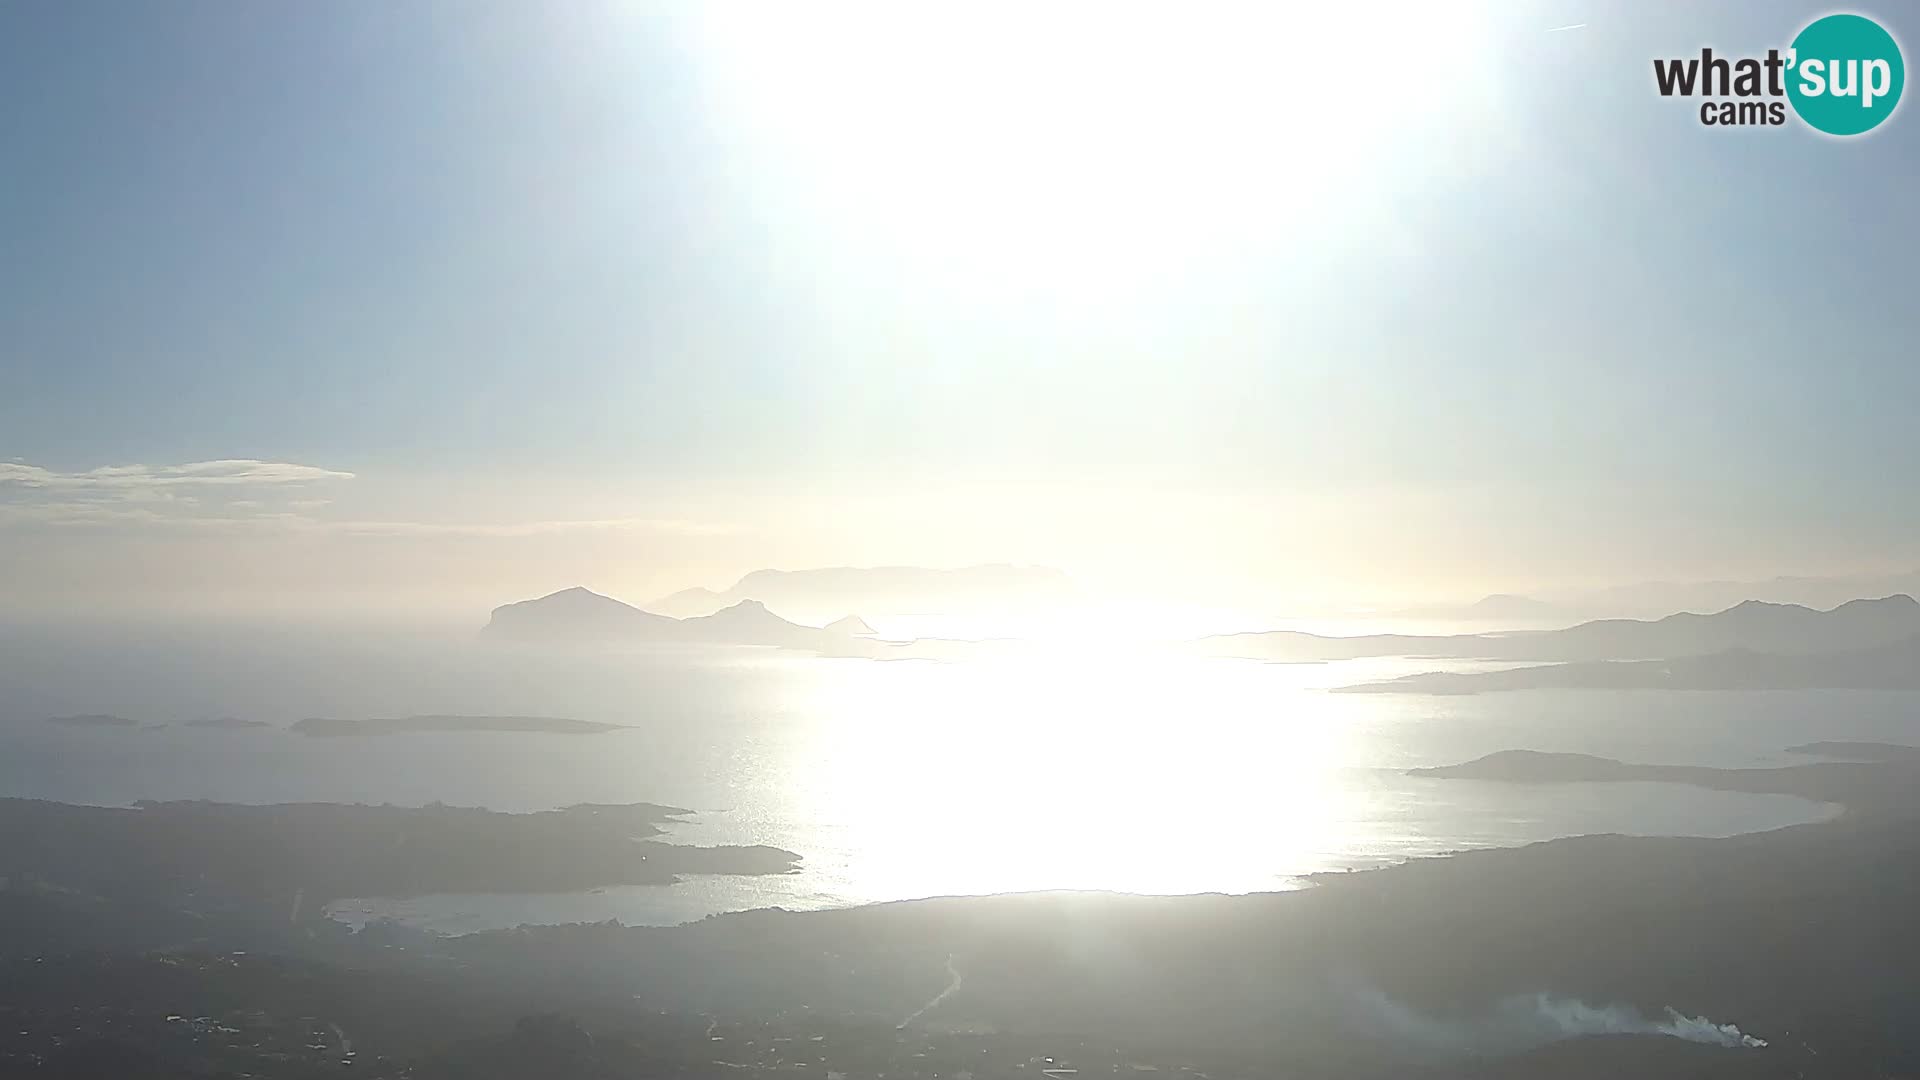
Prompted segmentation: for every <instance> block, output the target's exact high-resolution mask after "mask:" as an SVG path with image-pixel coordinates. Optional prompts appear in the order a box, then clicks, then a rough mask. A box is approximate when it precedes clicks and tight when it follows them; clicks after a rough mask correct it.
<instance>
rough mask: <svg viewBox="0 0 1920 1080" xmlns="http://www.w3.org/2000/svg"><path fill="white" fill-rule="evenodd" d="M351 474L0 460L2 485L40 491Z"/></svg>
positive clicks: (246, 465) (248, 463)
mask: <svg viewBox="0 0 1920 1080" xmlns="http://www.w3.org/2000/svg"><path fill="white" fill-rule="evenodd" d="M351 479H353V474H352V473H350V472H343V471H341V470H339V469H323V468H320V467H319V466H317V465H296V464H292V463H290V462H284V461H257V460H254V459H252V458H227V459H222V460H219V461H193V462H188V463H187V464H185V465H103V466H101V467H100V468H97V469H88V470H86V471H84V472H57V471H55V470H53V469H46V468H42V467H40V466H38V465H28V464H26V463H24V462H18V461H0V487H6V486H11V487H17V488H31V489H35V490H42V491H86V490H97V491H134V490H141V489H150V488H171V487H231V486H249V485H269V486H271V485H280V484H311V483H316V482H319V481H325V480H351Z"/></svg>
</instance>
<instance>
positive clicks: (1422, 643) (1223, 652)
mask: <svg viewBox="0 0 1920 1080" xmlns="http://www.w3.org/2000/svg"><path fill="white" fill-rule="evenodd" d="M1916 635H1920V603H1916V602H1915V601H1914V599H1913V597H1911V596H1907V595H1905V594H1900V595H1895V596H1887V597H1882V598H1880V599H1877V600H1852V601H1849V602H1847V603H1845V604H1841V605H1840V606H1838V607H1835V608H1832V609H1830V610H1827V611H1819V610H1815V609H1813V608H1807V607H1801V606H1799V605H1797V604H1769V603H1764V602H1762V601H1758V600H1749V601H1746V602H1744V603H1740V604H1736V605H1734V606H1733V607H1730V608H1727V609H1725V610H1723V611H1718V612H1714V613H1712V614H1706V615H1702V614H1695V613H1692V612H1682V613H1680V614H1676V615H1669V616H1667V617H1666V618H1663V619H1652V620H1645V619H1599V620H1595V621H1592V622H1584V623H1580V624H1579V625H1577V626H1570V627H1566V628H1564V629H1560V630H1528V631H1514V632H1511V633H1498V634H1496V633H1487V634H1453V635H1420V634H1370V635H1362V636H1355V637H1331V636H1325V635H1320V634H1309V633H1302V632H1298V631H1266V632H1257V633H1245V634H1227V635H1221V636H1216V637H1209V638H1204V639H1202V640H1201V641H1200V642H1198V643H1197V646H1196V647H1197V648H1198V649H1199V650H1200V651H1202V652H1205V653H1207V654H1209V655H1214V656H1232V657H1242V658H1246V659H1257V660H1281V661H1310V660H1353V659H1361V658H1365V657H1379V656H1412V657H1427V658H1434V659H1456V660H1536V661H1556V662H1563V663H1575V662H1596V661H1632V660H1659V659H1668V658H1672V657H1680V656H1707V655H1711V654H1714V653H1721V652H1728V651H1732V650H1748V651H1752V652H1764V653H1772V654H1780V655H1808V654H1816V653H1836V652H1843V651H1847V650H1864V649H1872V648H1876V647H1881V646H1890V645H1895V644H1897V643H1899V642H1902V641H1905V640H1908V639H1910V638H1913V637H1915V636H1916Z"/></svg>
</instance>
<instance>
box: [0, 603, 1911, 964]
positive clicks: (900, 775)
mask: <svg viewBox="0 0 1920 1080" xmlns="http://www.w3.org/2000/svg"><path fill="white" fill-rule="evenodd" d="M1465 666H1466V665H1461V664H1448V663H1445V662H1436V661H1422V660H1404V659H1393V660H1379V661H1371V660H1370V661H1351V662H1342V663H1331V664H1275V663H1262V662H1257V661H1246V660H1227V659H1211V658H1204V657H1198V656H1192V655H1187V654H1184V653H1182V652H1181V651H1180V650H1176V649H1168V648H1165V647H1161V646H1146V645H1143V646H1138V647H1127V646H1122V645H1116V644H1112V643H1108V644H1104V645H1102V646H1101V647H1099V648H1088V649H1043V650H1036V651H1034V652H1033V653H1031V654H1020V653H1015V654H1012V655H1000V654H996V655H994V656H992V657H990V658H983V659H978V660H962V661H923V660H912V661H871V660H857V659H825V658H819V657H813V656H809V655H804V654H799V653H793V652H783V651H776V650H762V649H748V648H685V649H659V648H655V649H648V650H631V649H629V650H619V649H593V650H551V651H528V650H518V649H503V648H500V647H497V646H492V645H489V644H487V643H485V642H483V641H481V640H479V639H476V638H474V637H473V636H472V635H470V634H453V635H446V634H414V633H399V632H393V633H383V632H377V631H369V632H345V631H340V632H330V633H314V632H310V631H306V630H300V631H294V630H283V629H274V630H259V629H257V628H256V629H238V628H234V629H225V630H204V629H203V630H194V631H191V632H187V631H178V630H174V631H168V630H163V629H157V628H151V627H148V628H137V629H129V630H124V631H115V632H111V633H103V632H100V631H97V630H86V631H81V630H77V629H71V628H68V629H62V630H58V631H49V630H47V629H45V628H38V627H4V628H0V796H11V797H25V798H39V799H53V800H60V801H65V802H75V803H89V804H98V805H113V806H117V805H126V804H129V803H132V802H134V801H136V800H143V799H158V800H166V799H210V800H219V801H229V802H246V803H270V802H315V801H318V802H365V803H390V804H395V805H408V806H418V805H426V804H429V803H435V802H438V803H446V804H451V805H463V806H483V807H488V808H491V809H495V810H501V811H529V810H541V809H549V808H555V807H562V806H568V805H573V804H577V803H586V802H596V803H621V802H653V803H663V804H668V805H671V806H676V807H681V808H684V809H685V810H686V811H687V814H686V815H685V816H684V818H683V819H681V822H680V823H679V824H677V825H674V826H671V827H670V829H669V832H668V834H667V836H665V837H664V838H663V839H665V840H666V841H668V842H672V843H685V844H771V845H774V846H778V847H781V848H786V849H788V850H791V851H794V852H797V853H798V854H799V855H800V856H801V858H802V862H801V869H800V870H799V871H798V872H797V873H793V874H787V875H777V876H762V877H745V876H696V877H691V878H688V879H686V880H683V881H681V882H680V883H677V884H673V885H665V886H638V887H609V888H603V889H593V890H590V891H585V892H576V893H560V894H505V895H433V896H416V897H400V898H396V897H358V898H351V899H347V900H343V901H340V902H337V903H336V904H334V905H333V907H332V908H331V913H332V914H333V915H334V916H335V917H336V918H339V919H341V920H343V921H346V922H349V923H353V924H360V923H364V922H366V921H368V920H371V919H397V920H399V921H401V922H403V923H406V924H409V925H413V926H417V927H421V928H425V929H430V930H434V931H438V932H443V933H467V932H473V931H480V930H487V929H493V928H499V927H509V926H515V925H521V924H543V923H565V922H600V921H606V920H618V921H620V922H624V923H628V924H633V925H670V924H676V923H682V922H687V921H692V920H696V919H700V918H703V917H706V916H709V915H715V914H719V913H723V912H729V911H739V910H746V909H751V908H763V907H781V908H786V909H790V910H813V909H820V908H831V907H842V906H849V905H857V904H868V903H875V902H882V901H891V900H903V899H911V898H917V897H928V896H946V895H970V894H982V893H996V892H1008V891H1026V890H1041V889H1097V890H1119V891H1127V892H1139V893H1155V894H1182V893H1199V892H1222V893H1245V892H1256V891H1268V890H1284V889H1293V888H1299V887H1302V886H1303V884H1304V881H1305V878H1306V877H1307V876H1308V875H1311V874H1316V873H1325V872H1342V871H1352V870H1362V869H1367V868H1372V867H1379V866H1385V865H1391V864H1395V863H1399V862H1402V861H1405V860H1408V859H1416V858H1422V857H1427V856H1433V855H1439V854H1443V853H1447V852H1453V851H1462V850H1469V849H1475V848H1486V847H1505V846H1516V845H1522V844H1528V843H1533V842H1536V841H1542V840H1548V839H1552V838H1555V837H1563V836H1572V835H1580V834H1588V833H1623V834H1630V835H1673V836H1728V835H1733V834H1737V833H1744V832H1754V831H1760V830H1766V829H1775V828H1781V827H1785V826H1790V825H1796V824H1803V823H1807V822H1814V821H1819V820H1823V819H1825V818H1828V817H1830V816H1832V815H1833V814H1835V813H1836V812H1837V809H1838V808H1836V807H1834V806H1831V805H1825V804H1818V803H1812V802H1808V801H1806V800H1802V799H1798V798H1794V797H1789V796H1770V795H1750V794H1741V793H1734V792H1714V791H1705V790H1700V789H1696V788H1691V787H1686V786H1683V785H1670V784H1647V783H1629V784H1566V785H1518V784H1495V783H1481V782H1473V781H1460V780H1434V779H1425V778H1419V777H1413V776H1409V775H1408V772H1407V771H1408V770H1409V769H1413V768H1416V767H1420V766H1432V765H1446V764H1453V763H1457V762H1461V761H1466V760H1470V759H1472V758H1474V757H1477V756H1480V755H1482V754H1487V753H1490V752H1493V751H1496V750H1506V749H1514V748H1525V749H1533V750H1546V751H1570V752H1581V753H1589V754H1598V755H1603V756H1607V757H1614V758H1619V759H1622V760H1627V761H1635V762H1649V763H1674V764H1699V765H1716V766H1766V765H1781V764H1788V763H1791V762H1793V761H1795V760H1804V759H1800V758H1797V756H1796V755H1793V754H1789V753H1787V752H1786V748H1787V747H1790V746H1793V745H1796V744H1800V743H1805V742H1810V741H1814V740H1820V739H1845V740H1879V741H1890V742H1914V741H1916V740H1920V713H1917V712H1916V709H1915V706H1916V705H1917V704H1920V700H1916V697H1915V696H1914V695H1910V694H1901V693H1876V692H1853V691H1809V692H1778V691H1776V692H1754V693H1718V692H1667V691H1633V692H1621V691H1528V692H1517V693H1494V694H1484V695H1473V696H1447V697H1435V696H1421V695H1398V694H1336V693H1329V692H1328V691H1329V690H1330V689H1331V688H1333V687H1338V686H1344V685H1350V684H1353V683H1357V682H1364V681H1369V680H1372V679H1378V678H1384V677H1389V676H1392V675H1397V674H1407V673H1411V672H1414V671H1424V670H1435V669H1437V668H1447V669H1452V670H1459V669H1462V668H1463V667H1465ZM80 713H105V714H114V715H118V716H123V717H125V718H127V719H129V720H132V721H134V723H133V724H132V725H130V726H125V727H102V728H76V727H69V726H62V725H57V724H51V723H48V722H47V719H48V717H50V716H55V715H67V714H80ZM423 713H432V714H472V715H531V716H555V717H571V718H576V719H583V720H594V721H601V722H605V723H610V724H620V725H624V727H623V729H622V730H619V731H615V732H610V733H606V734H599V735H586V736H579V735H557V734H546V733H494V732H454V733H434V734H400V735H387V736H379V737H352V738H310V737H304V736H300V735H295V734H292V733H290V732H289V731H287V730H286V728H287V726H288V725H290V724H291V723H292V722H293V721H295V720H298V719H300V718H303V717H307V716H328V717H339V718H349V719H361V718H367V717H387V716H404V715H412V714H423ZM222 717H234V718H239V719H247V720H261V721H265V722H266V724H267V726H265V727H257V728H217V727H204V726H193V725H191V723H190V722H191V721H194V720H200V719H216V718H222Z"/></svg>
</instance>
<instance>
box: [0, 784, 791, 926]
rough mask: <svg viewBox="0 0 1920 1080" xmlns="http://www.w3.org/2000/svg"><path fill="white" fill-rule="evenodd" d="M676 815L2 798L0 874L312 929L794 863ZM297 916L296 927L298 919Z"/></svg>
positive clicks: (774, 870)
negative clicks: (288, 919) (352, 912)
mask: <svg viewBox="0 0 1920 1080" xmlns="http://www.w3.org/2000/svg"><path fill="white" fill-rule="evenodd" d="M688 813H689V811H687V810H683V809H680V808H678V807H671V806H660V805H656V804H652V803H633V804H628V805H601V804H584V805H580V806H571V807H567V808H565V809H561V810H547V811H541V812H536V813H525V814H508V813H499V812H496V811H491V810H481V809H475V808H469V807H454V806H442V805H437V804H436V805H432V806H424V807H399V806H365V805H359V804H337V803H290V804H281V805H267V806H246V805H237V804H229V803H213V802H141V803H137V804H135V805H134V806H133V807H131V808H114V807H99V806H71V805H67V804H64V803H54V802H45V801H40V800H30V799H0V836H9V837H16V838H19V839H18V841H17V842H15V843H13V844H11V845H10V847H9V850H8V851H7V852H6V853H5V859H4V861H0V869H4V870H5V872H6V873H7V874H8V875H18V876H25V877H26V878H28V879H31V880H41V881H57V882H60V883H62V884H63V886H65V887H67V888H73V889H79V890H80V891H81V892H82V894H86V895H98V896H103V897H110V898H126V899H134V898H137V899H139V900H140V901H141V902H143V903H148V904H151V903H155V902H160V903H165V904H169V905H173V906H179V907H184V908H187V909H190V910H226V909H229V908H232V907H233V906H235V905H239V906H242V907H247V908H254V907H258V906H261V905H264V906H265V908H266V909H267V910H274V911H279V912H280V913H281V917H282V918H284V917H285V913H286V911H287V910H288V907H287V905H289V904H292V903H295V898H296V897H299V898H300V900H299V903H300V904H301V907H300V908H299V911H301V912H306V913H308V914H309V915H310V917H314V918H318V917H320V911H321V909H322V908H323V907H325V905H326V904H327V903H328V902H329V901H332V900H337V899H343V898H347V897H356V896H385V897H406V896H418V895H423V894H427V893H443V892H464V893H488V892H495V893H497V892H572V891H577V890H580V889H588V888H594V887H597V886H607V885H666V884H671V883H673V882H675V881H678V880H679V879H680V876H681V875H683V874H749V875H757V874H783V873H788V872H790V871H792V870H794V869H795V868H796V866H797V864H798V863H799V861H800V856H798V855H796V854H795V853H793V852H791V851H783V850H781V849H779V848H773V847H766V846H758V845H755V846H739V847H695V846H690V845H681V844H670V843H665V842H662V841H659V840H656V839H653V837H657V836H659V835H660V834H661V833H662V832H663V831H664V830H663V828H662V826H664V825H665V824H667V823H669V822H672V821H674V820H676V819H678V818H681V817H684V816H685V815H686V814H688ZM297 917H298V915H297V914H296V918H297Z"/></svg>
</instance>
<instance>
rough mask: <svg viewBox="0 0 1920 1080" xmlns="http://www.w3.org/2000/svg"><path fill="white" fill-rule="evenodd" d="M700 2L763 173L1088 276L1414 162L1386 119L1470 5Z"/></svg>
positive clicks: (1249, 232) (1453, 55) (897, 229)
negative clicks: (1376, 8) (764, 153)
mask: <svg viewBox="0 0 1920 1080" xmlns="http://www.w3.org/2000/svg"><path fill="white" fill-rule="evenodd" d="M703 11H704V12H705V13H706V16H705V18H704V20H703V23H702V26H701V30H702V33H701V42H702V49H703V52H704V53H705V54H706V56H705V60H706V62H707V63H708V64H709V65H710V66H711V69H712V70H713V72H714V73H715V75H716V76H717V81H716V85H715V87H714V90H715V92H716V94H717V95H718V100H719V101H720V102H721V103H722V105H723V107H724V108H727V109H729V110H737V112H736V113H735V114H734V115H735V116H736V117H737V118H738V119H739V120H740V121H741V122H743V123H744V124H745V125H746V129H745V130H747V131H748V132H749V133H750V138H752V139H754V140H755V141H756V142H758V143H760V144H762V145H763V146H764V147H766V148H768V150H769V152H770V157H769V159H768V164H767V167H768V169H769V170H770V171H772V172H773V173H774V174H775V175H774V176H773V177H770V178H769V184H770V185H774V186H784V187H785V188H787V189H788V190H793V189H795V188H798V189H801V190H805V191H807V192H809V194H810V195H811V196H812V197H818V198H820V199H822V200H823V202H824V203H825V205H826V206H828V207H829V208H830V211H829V212H830V213H831V215H832V218H833V222H834V226H835V227H836V228H842V229H847V228H852V229H858V230H861V231H862V232H864V233H865V234H866V235H865V236H864V237H862V239H865V240H877V241H879V242H882V243H889V244H891V245H893V246H894V247H896V248H897V249H899V251H900V252H901V253H903V254H904V255H906V256H907V257H909V258H910V259H911V257H912V256H913V255H914V254H915V253H924V254H925V256H926V258H927V261H928V264H929V265H928V266H927V269H928V270H929V271H930V272H936V273H943V274H950V275H968V274H972V273H976V272H991V273H995V274H1006V273H1014V274H1022V273H1025V274H1033V275H1040V276H1045V277H1046V278H1048V279H1058V278H1059V277H1061V276H1063V275H1064V276H1068V277H1070V278H1072V279H1074V280H1087V279H1092V280H1095V281H1097V280H1099V279H1100V278H1101V277H1102V276H1104V275H1111V274H1115V273H1122V272H1124V271H1125V268H1126V267H1129V266H1137V265H1138V264H1139V263H1140V262H1141V261H1142V260H1140V259H1139V258H1138V256H1140V255H1141V254H1147V255H1150V256H1151V257H1152V259H1151V261H1153V262H1156V263H1157V264H1159V265H1161V266H1169V265H1171V266H1177V265H1178V263H1179V260H1181V259H1183V258H1190V257H1207V256H1217V255H1219V254H1221V253H1222V252H1226V253H1228V254H1231V252H1232V251H1233V250H1235V249H1236V248H1238V247H1240V246H1242V245H1245V244H1248V243H1250V242H1293V241H1294V240H1297V236H1296V235H1295V234H1297V233H1299V232H1301V231H1303V230H1310V229H1311V228H1312V226H1313V224H1314V222H1315V221H1316V220H1319V219H1322V218H1324V216H1325V215H1324V210H1325V206H1324V204H1325V202H1326V201H1327V200H1330V199H1339V198H1340V197H1341V196H1342V193H1343V192H1344V191H1346V190H1348V189H1350V188H1351V187H1352V184H1351V181H1352V179H1353V178H1354V177H1355V176H1356V175H1359V174H1364V173H1369V172H1377V171H1380V170H1385V169H1398V170H1411V169H1417V168H1418V167H1419V164H1420V162H1418V161H1417V160H1404V159H1405V158H1407V157H1408V156H1409V155H1407V154H1406V153H1403V152H1401V151H1403V150H1404V149H1405V147H1404V145H1403V144H1404V143H1407V142H1414V143H1417V142H1418V141H1419V140H1418V139H1417V138H1414V139H1406V138H1403V137H1405V136H1409V135H1410V134H1417V132H1418V129H1419V128H1421V127H1422V126H1423V125H1426V124H1428V123H1429V122H1431V121H1432V120H1433V119H1434V118H1435V117H1437V116H1440V115H1443V114H1444V112H1445V110H1446V109H1447V107H1448V102H1449V100H1450V99H1451V97H1452V96H1453V95H1454V93H1455V92H1456V91H1457V90H1458V89H1459V88H1460V86H1461V83H1462V80H1463V77H1462V76H1461V75H1460V74H1459V73H1460V72H1461V71H1462V70H1463V69H1470V68H1471V66H1472V65H1470V64H1463V63H1461V62H1460V60H1461V57H1462V54H1463V53H1464V52H1466V51H1468V50H1470V49H1471V47H1472V46H1473V43H1474V41H1475V39H1476V37H1477V36H1478V35H1479V34H1480V33H1481V31H1482V30H1483V29H1484V28H1483V27H1482V26H1481V25H1480V20H1479V18H1478V15H1477V12H1476V9H1475V8H1473V7H1471V6H1468V5H1441V4H1418V5H1415V4H1409V5H1398V6H1395V7H1393V8H1391V9H1389V11H1388V12H1387V13H1386V14H1384V15H1381V14H1379V13H1375V14H1373V15H1361V14H1350V13H1348V14H1343V13H1341V12H1339V11H1337V10H1317V9H1311V8H1304V7H1295V6H1283V5H1255V4H1247V5H1216V6H1205V5H1202V6H1198V7H1197V8H1193V7H1179V8H1176V7H1171V6H1161V5H1151V6H1149V5H1110V4H1091V3H1056V4H1037V5H1024V6H1020V5H1012V4H991V3H988V4H968V5H945V6H934V5H922V4H896V3H885V2H873V3H843V4H827V5H815V4H807V5H732V4H716V5H709V6H707V7H706V8H704V9H703ZM1414 156H1417V155H1414ZM1016 244H1017V247H1018V258H1017V259H1010V258H1009V257H1008V254H1009V253H1008V248H1009V246H1010V245H1016ZM1129 256H1132V257H1129Z"/></svg>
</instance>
